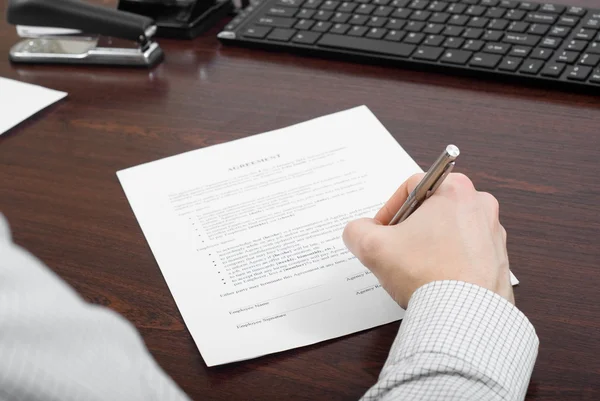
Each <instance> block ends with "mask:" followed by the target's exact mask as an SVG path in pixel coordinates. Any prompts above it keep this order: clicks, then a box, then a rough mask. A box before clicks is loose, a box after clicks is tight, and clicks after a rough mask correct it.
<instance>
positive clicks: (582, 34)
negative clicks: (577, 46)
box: [575, 28, 596, 40]
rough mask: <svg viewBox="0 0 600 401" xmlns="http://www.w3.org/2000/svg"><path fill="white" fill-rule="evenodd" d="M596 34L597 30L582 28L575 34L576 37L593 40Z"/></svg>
mask: <svg viewBox="0 0 600 401" xmlns="http://www.w3.org/2000/svg"><path fill="white" fill-rule="evenodd" d="M595 35H596V31H595V30H594V29H586V28H581V29H580V30H579V31H577V33H576V34H575V38H576V39H581V40H592V39H594V36H595Z"/></svg>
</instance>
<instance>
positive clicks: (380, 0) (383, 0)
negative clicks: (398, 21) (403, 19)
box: [373, 0, 408, 7]
mask: <svg viewBox="0 0 600 401" xmlns="http://www.w3.org/2000/svg"><path fill="white" fill-rule="evenodd" d="M406 3H407V4H408V1H407V2H406ZM373 4H376V5H378V6H387V5H388V4H390V0H374V1H373ZM403 7H404V6H403Z"/></svg>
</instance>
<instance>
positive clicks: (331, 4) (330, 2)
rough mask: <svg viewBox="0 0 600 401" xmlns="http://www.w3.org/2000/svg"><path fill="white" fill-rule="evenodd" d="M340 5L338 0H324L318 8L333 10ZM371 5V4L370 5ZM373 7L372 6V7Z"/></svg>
mask: <svg viewBox="0 0 600 401" xmlns="http://www.w3.org/2000/svg"><path fill="white" fill-rule="evenodd" d="M339 5H340V2H339V1H334V0H326V1H324V2H323V4H321V6H320V7H319V9H320V10H325V11H333V10H335V9H336V8H337V7H338V6H339ZM371 7H373V6H371ZM373 8H374V7H373Z"/></svg>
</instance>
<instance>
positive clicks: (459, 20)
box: [448, 15, 469, 26]
mask: <svg viewBox="0 0 600 401" xmlns="http://www.w3.org/2000/svg"><path fill="white" fill-rule="evenodd" d="M467 22H469V17H467V16H466V15H453V16H452V17H450V19H449V20H448V24H450V25H457V26H464V25H465V24H466V23H467Z"/></svg>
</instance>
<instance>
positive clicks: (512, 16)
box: [504, 10, 526, 21]
mask: <svg viewBox="0 0 600 401" xmlns="http://www.w3.org/2000/svg"><path fill="white" fill-rule="evenodd" d="M525 14H526V13H525V11H522V10H508V12H507V13H506V14H504V18H506V19H507V20H511V21H520V20H522V19H523V17H524V16H525Z"/></svg>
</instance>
